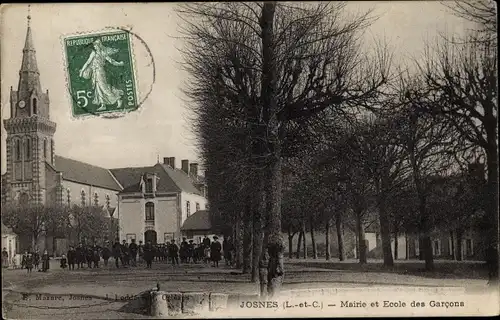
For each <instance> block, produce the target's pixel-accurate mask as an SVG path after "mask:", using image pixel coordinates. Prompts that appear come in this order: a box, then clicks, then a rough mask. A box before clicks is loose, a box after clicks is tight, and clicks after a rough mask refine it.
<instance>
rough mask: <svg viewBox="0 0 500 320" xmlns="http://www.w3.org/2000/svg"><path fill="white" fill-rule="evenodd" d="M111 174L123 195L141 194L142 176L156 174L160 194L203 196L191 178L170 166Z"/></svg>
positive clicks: (121, 170) (126, 170) (132, 169)
mask: <svg viewBox="0 0 500 320" xmlns="http://www.w3.org/2000/svg"><path fill="white" fill-rule="evenodd" d="M110 171H111V173H112V174H113V175H114V177H115V178H116V180H118V182H119V183H120V184H121V185H122V186H123V190H122V193H129V192H139V191H140V182H141V176H142V175H144V174H146V173H156V174H157V176H158V178H159V180H158V182H157V185H156V190H157V191H159V192H181V191H184V192H188V193H194V194H198V195H201V192H200V190H198V189H197V188H196V187H195V186H194V184H193V182H192V181H191V178H190V177H188V175H187V174H186V173H184V171H182V170H180V169H172V168H171V167H170V166H168V165H164V164H161V163H158V164H156V165H154V166H152V167H138V168H119V169H111V170H110Z"/></svg>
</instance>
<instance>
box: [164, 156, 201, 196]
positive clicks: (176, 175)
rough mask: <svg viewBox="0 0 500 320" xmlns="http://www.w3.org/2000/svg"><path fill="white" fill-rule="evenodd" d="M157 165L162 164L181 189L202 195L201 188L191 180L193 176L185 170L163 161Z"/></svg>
mask: <svg viewBox="0 0 500 320" xmlns="http://www.w3.org/2000/svg"><path fill="white" fill-rule="evenodd" d="M156 166H161V167H162V168H163V169H164V170H165V172H167V174H168V175H169V177H170V178H171V179H172V180H173V181H174V182H175V184H176V185H177V187H178V188H179V189H180V190H182V191H184V192H187V193H194V194H197V195H201V192H200V190H198V188H196V187H195V186H194V184H193V180H191V178H190V177H189V176H188V175H187V174H186V173H185V172H184V171H182V170H180V169H173V168H172V167H170V166H169V165H166V164H161V163H159V164H157V165H156Z"/></svg>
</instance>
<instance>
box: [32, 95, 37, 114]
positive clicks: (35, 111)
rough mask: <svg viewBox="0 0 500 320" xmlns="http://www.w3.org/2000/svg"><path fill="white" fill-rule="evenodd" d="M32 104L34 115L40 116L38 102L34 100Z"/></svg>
mask: <svg viewBox="0 0 500 320" xmlns="http://www.w3.org/2000/svg"><path fill="white" fill-rule="evenodd" d="M31 102H32V105H33V114H38V101H37V99H36V98H33V100H31Z"/></svg>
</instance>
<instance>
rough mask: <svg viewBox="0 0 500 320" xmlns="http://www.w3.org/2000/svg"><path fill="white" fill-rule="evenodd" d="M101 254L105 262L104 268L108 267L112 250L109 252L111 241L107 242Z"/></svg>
mask: <svg viewBox="0 0 500 320" xmlns="http://www.w3.org/2000/svg"><path fill="white" fill-rule="evenodd" d="M101 254H102V259H103V260H104V266H105V267H107V266H108V260H109V258H110V257H111V250H109V240H106V243H105V244H104V247H103V248H102V251H101Z"/></svg>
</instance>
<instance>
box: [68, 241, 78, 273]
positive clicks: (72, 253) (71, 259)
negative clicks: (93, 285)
mask: <svg viewBox="0 0 500 320" xmlns="http://www.w3.org/2000/svg"><path fill="white" fill-rule="evenodd" d="M67 256H68V266H69V270H75V261H76V251H75V248H73V246H70V247H69V250H68V253H67Z"/></svg>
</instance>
